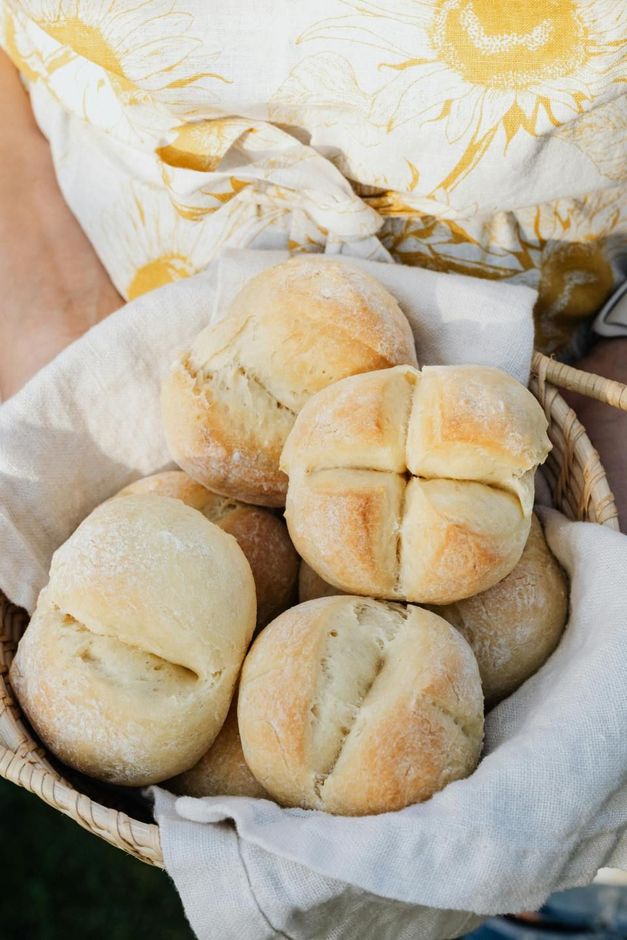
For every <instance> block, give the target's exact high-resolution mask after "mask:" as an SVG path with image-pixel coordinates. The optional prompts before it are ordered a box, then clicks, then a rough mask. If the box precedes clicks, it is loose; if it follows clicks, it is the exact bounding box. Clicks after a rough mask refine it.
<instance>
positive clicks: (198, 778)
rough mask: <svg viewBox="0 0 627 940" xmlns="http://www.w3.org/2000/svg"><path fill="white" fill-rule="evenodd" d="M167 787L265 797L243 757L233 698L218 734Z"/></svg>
mask: <svg viewBox="0 0 627 940" xmlns="http://www.w3.org/2000/svg"><path fill="white" fill-rule="evenodd" d="M166 787H167V789H168V790H172V792H173V793H178V794H180V795H181V796H252V797H257V798H258V799H269V797H268V794H267V793H266V791H265V790H264V788H263V787H262V786H261V784H260V783H259V781H258V780H256V779H255V778H254V777H253V775H252V773H251V772H250V769H249V767H248V764H247V763H246V761H245V759H244V752H243V751H242V742H241V740H240V735H239V729H238V727H237V700H234V701H233V704H232V705H231V708H230V711H229V713H228V715H227V718H226V721H225V722H224V724H223V725H222V729H221V731H220V734H219V735H218V737H217V738H216V739H215V741H214V742H213V744H212V745H211V747H210V748H209V750H208V751H207V753H206V754H205V755H204V756H203V757H201V758H200V760H199V761H198V763H197V764H195V765H194V766H193V767H191V768H190V769H189V770H186V771H185V772H184V773H182V774H179V776H178V777H174V779H173V780H169V781H168V782H167V784H166Z"/></svg>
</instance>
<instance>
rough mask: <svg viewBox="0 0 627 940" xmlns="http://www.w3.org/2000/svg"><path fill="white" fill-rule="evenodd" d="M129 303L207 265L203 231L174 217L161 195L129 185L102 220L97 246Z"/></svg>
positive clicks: (171, 208)
mask: <svg viewBox="0 0 627 940" xmlns="http://www.w3.org/2000/svg"><path fill="white" fill-rule="evenodd" d="M99 248H100V252H101V254H102V257H103V260H104V262H105V264H106V265H107V268H108V270H109V271H110V273H111V275H112V277H113V280H114V282H115V285H116V287H117V288H118V290H119V291H120V293H121V294H122V295H123V296H124V297H125V298H126V299H127V300H135V299H136V298H137V297H140V296H141V295H142V294H146V293H148V291H151V290H155V289H156V288H157V287H163V285H164V284H170V283H171V282H172V281H178V280H179V279H180V278H183V277H189V276H190V275H192V274H196V273H197V272H198V271H200V270H201V269H202V268H203V267H205V265H206V264H207V258H206V256H205V253H204V252H203V250H202V230H201V229H200V228H199V227H198V226H195V225H193V224H192V223H190V222H185V220H183V219H181V218H180V216H178V215H177V213H176V212H175V211H174V209H173V207H172V205H171V203H170V200H169V199H168V196H167V194H166V193H165V192H159V191H157V190H154V189H153V188H151V187H140V186H139V185H138V184H132V185H131V186H130V187H129V189H128V190H126V191H123V192H122V195H121V197H120V198H119V200H118V202H117V204H116V205H115V206H114V208H113V209H112V210H111V211H110V212H109V213H107V214H106V215H105V217H104V218H103V225H102V238H101V243H100V245H99Z"/></svg>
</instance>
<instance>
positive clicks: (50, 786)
mask: <svg viewBox="0 0 627 940" xmlns="http://www.w3.org/2000/svg"><path fill="white" fill-rule="evenodd" d="M532 372H533V374H532V378H531V382H530V387H531V390H532V391H533V393H534V394H535V395H536V397H537V398H538V400H539V401H540V403H541V404H542V406H543V408H544V409H545V411H546V414H547V417H548V419H549V437H550V438H551V442H552V444H553V450H552V452H551V454H550V456H549V459H548V461H547V463H546V464H545V471H546V475H547V478H548V481H549V484H550V486H551V490H552V493H553V501H554V504H555V506H556V507H557V508H558V509H560V510H561V511H562V512H563V513H564V514H565V515H566V516H568V517H569V518H571V519H580V520H588V521H591V522H597V523H600V524H601V525H607V526H610V528H613V529H618V514H617V511H616V505H615V503H614V497H613V496H612V493H611V491H610V488H609V485H608V481H607V478H606V475H605V471H604V469H603V466H602V464H601V461H600V460H599V456H598V454H597V452H596V451H595V449H594V448H593V446H592V444H591V443H590V440H589V438H588V436H587V434H586V432H585V430H584V428H583V426H582V425H581V423H580V422H579V421H578V420H577V416H576V415H575V413H574V411H573V410H572V409H571V408H569V406H568V405H567V404H566V402H565V401H564V399H563V398H562V397H561V395H560V394H559V392H558V391H557V388H556V386H561V387H564V388H568V389H571V390H574V391H578V392H580V393H582V394H584V395H588V396H590V397H593V398H596V399H598V400H600V401H604V402H606V403H607V404H611V405H614V406H615V407H618V408H621V409H623V410H627V387H625V386H623V385H620V384H619V383H618V382H610V381H608V380H607V379H603V378H602V377H600V376H594V375H589V374H587V373H584V372H581V371H579V370H577V369H573V368H571V367H569V366H564V365H561V364H560V363H557V362H554V361H552V360H550V359H547V357H546V356H543V355H541V354H540V353H536V355H535V357H534V362H533V370H532ZM26 623H27V618H26V615H25V613H24V612H23V611H21V610H19V609H18V608H16V607H14V606H13V605H12V604H10V603H9V602H8V601H7V600H6V598H4V597H3V596H2V595H1V594H0V624H1V629H0V775H1V776H2V777H4V778H6V779H7V780H10V781H12V782H13V783H15V784H17V785H18V786H21V787H24V788H25V789H27V790H30V792H31V793H35V794H36V795H37V796H39V797H40V798H41V799H42V800H44V801H45V802H46V803H48V804H49V805H50V806H53V807H55V809H58V810H59V811H60V812H62V813H64V814H65V815H66V816H70V817H71V818H72V819H74V820H75V821H76V822H77V823H79V825H81V826H83V828H85V829H87V830H89V831H90V832H93V833H94V834H95V835H97V836H99V837H100V838H101V839H104V840H105V841H106V842H109V843H110V844H111V845H115V846H117V847H118V848H120V849H123V850H124V851H125V852H128V853H129V854H130V855H134V856H135V857H136V858H139V859H141V860H142V861H144V862H147V863H149V864H151V865H157V866H162V865H163V856H162V853H161V845H160V839H159V829H158V827H157V826H156V825H154V824H150V823H148V822H143V821H141V820H139V819H137V818H134V816H133V815H131V813H132V812H133V810H132V809H130V808H129V810H128V812H123V811H121V810H120V809H117V808H112V807H111V806H110V805H107V803H115V804H116V805H119V804H120V803H124V801H125V794H124V791H122V790H120V791H115V792H112V791H104V793H103V794H101V793H100V791H99V790H98V788H97V785H96V784H94V782H93V781H87V780H86V778H80V777H78V776H77V775H72V782H69V781H68V780H66V779H64V777H62V776H61V774H60V773H59V771H58V770H57V769H56V767H55V766H54V765H53V764H52V763H50V762H49V761H48V759H47V757H46V752H45V749H44V748H42V746H41V745H40V744H39V742H37V741H36V740H35V738H34V737H33V734H32V731H31V730H30V728H29V727H28V726H27V724H26V723H25V722H24V721H23V720H22V715H21V712H20V708H19V704H18V703H17V702H16V700H15V699H14V697H13V695H12V693H11V689H10V687H9V685H8V681H7V672H8V668H9V666H10V663H11V659H12V657H13V654H14V652H15V649H16V647H17V643H18V640H19V637H20V635H21V633H22V631H23V630H24V628H25V626H26ZM87 791H88V792H89V793H90V794H94V793H95V792H98V793H99V796H98V798H95V797H94V796H93V795H88V793H87ZM126 796H127V797H128V799H127V801H126V805H127V806H128V807H131V806H133V805H137V800H136V798H134V797H133V796H132V795H131V793H130V792H128V793H127V794H126Z"/></svg>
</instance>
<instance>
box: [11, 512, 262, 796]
mask: <svg viewBox="0 0 627 940" xmlns="http://www.w3.org/2000/svg"><path fill="white" fill-rule="evenodd" d="M254 626H255V587H254V582H253V577H252V574H251V571H250V565H249V564H248V562H247V561H246V559H245V557H244V554H243V552H242V550H241V548H240V547H239V545H238V544H237V542H236V540H235V539H234V538H233V537H232V536H230V535H228V534H227V533H226V532H223V531H222V529H220V528H218V526H215V525H213V524H212V523H210V522H209V521H208V520H207V519H205V518H204V517H203V516H202V515H201V513H199V512H197V511H196V510H194V509H191V508H190V507H189V506H185V505H184V504H183V503H182V502H180V501H179V500H174V499H170V498H167V497H163V496H152V495H144V496H127V497H125V498H124V499H111V500H108V501H107V502H106V503H103V505H101V506H99V507H98V508H97V509H96V510H94V512H93V513H92V514H91V515H90V516H88V518H87V519H85V521H84V522H83V523H82V524H81V525H80V526H79V527H78V529H77V530H76V531H75V532H74V534H73V535H72V536H70V538H69V539H68V540H67V542H65V543H64V544H63V545H62V546H61V547H60V548H59V549H58V550H57V551H56V552H55V554H54V556H53V559H52V564H51V567H50V581H49V583H48V585H47V587H46V588H45V589H44V590H43V591H42V593H41V594H40V597H39V600H38V603H37V608H36V610H35V613H34V615H33V618H32V620H31V622H30V624H29V626H28V628H27V630H26V632H25V634H24V636H23V637H22V639H21V641H20V644H19V646H18V650H17V654H16V657H15V659H14V661H13V664H12V666H11V672H10V680H11V684H12V686H13V688H14V690H15V692H16V695H17V696H18V698H19V700H20V703H21V705H22V707H23V709H24V711H25V712H26V714H27V716H28V718H29V720H30V722H31V724H32V725H33V727H34V728H35V730H36V731H37V733H38V734H39V736H40V737H41V739H42V740H43V741H44V743H45V744H46V745H47V747H49V748H50V750H51V751H52V752H53V753H54V754H56V756H57V757H59V758H60V759H61V760H62V761H64V762H65V763H66V764H69V765H70V766H71V767H74V768H76V769H77V770H80V771H82V772H83V773H86V774H89V775H91V776H93V777H97V778H98V779H100V780H105V781H107V782H109V783H117V784H125V785H128V786H143V785H146V784H149V783H156V782H158V781H160V780H165V779H167V778H168V777H172V776H173V775H175V774H178V773H181V772H182V771H184V770H187V769H188V768H189V767H192V766H193V765H194V764H195V763H196V762H197V761H198V760H199V759H200V757H202V755H203V754H204V753H205V752H206V751H207V750H208V748H209V747H210V745H211V744H212V743H213V741H214V739H215V737H216V736H217V734H218V732H219V731H220V728H221V727H222V724H223V722H224V719H225V718H226V715H227V712H228V709H229V705H230V702H231V699H232V696H233V690H234V688H235V683H236V681H237V678H238V675H239V671H240V667H241V664H242V661H243V659H244V655H245V653H246V650H247V647H248V644H249V642H250V639H251V636H252V633H253V629H254Z"/></svg>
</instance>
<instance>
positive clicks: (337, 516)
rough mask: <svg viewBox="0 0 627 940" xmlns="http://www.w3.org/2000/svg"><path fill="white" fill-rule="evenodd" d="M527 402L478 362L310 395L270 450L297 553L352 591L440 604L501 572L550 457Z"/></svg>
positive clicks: (512, 383) (388, 375)
mask: <svg viewBox="0 0 627 940" xmlns="http://www.w3.org/2000/svg"><path fill="white" fill-rule="evenodd" d="M546 427H547V420H546V417H545V415H544V412H543V411H542V409H541V407H540V405H539V404H538V402H537V401H536V400H535V398H534V397H533V395H531V393H530V392H529V391H528V390H527V389H526V388H524V386H522V385H521V384H520V383H519V382H516V380H515V379H513V378H512V377H511V376H509V375H507V374H506V373H504V372H501V371H500V370H498V369H492V368H488V367H485V366H432V367H427V368H425V369H423V370H422V372H418V371H417V370H416V369H412V368H411V367H409V366H398V367H396V368H394V369H386V370H382V371H378V372H371V373H368V374H366V375H358V376H353V377H350V378H347V379H344V380H342V381H341V382H337V383H336V384H335V385H333V386H331V387H329V388H327V389H324V390H323V391H321V392H319V393H318V394H317V395H316V396H315V397H313V398H312V399H310V401H309V402H308V403H307V404H306V405H305V407H304V408H303V410H302V411H301V413H300V414H299V416H298V418H297V419H296V422H295V424H294V427H293V429H292V431H291V433H290V435H289V438H288V440H287V442H286V445H285V448H284V450H283V455H282V458H281V466H282V468H283V470H284V471H285V472H286V473H287V474H288V475H289V489H288V497H287V509H286V519H287V523H288V528H289V531H290V535H291V537H292V541H293V542H294V545H295V546H296V549H297V551H298V552H299V554H300V555H301V556H302V557H303V558H304V559H305V560H306V561H307V562H308V564H309V565H311V567H312V568H314V570H315V571H316V572H317V573H318V574H319V575H320V576H321V577H322V578H323V579H324V580H325V581H327V582H329V583H330V584H333V585H335V586H336V587H338V588H340V589H341V590H343V591H346V592H349V593H352V594H365V595H372V596H375V597H385V598H392V599H398V600H410V601H418V602H422V603H430V604H444V603H449V602H451V601H454V600H459V599H460V598H462V597H469V596H470V595H472V594H477V593H478V592H479V591H483V590H486V589H487V588H488V587H490V586H491V585H492V584H495V583H496V582H497V581H499V580H500V579H501V578H504V577H505V575H507V574H509V572H510V571H511V570H512V568H513V567H514V565H515V564H516V562H517V561H518V559H519V558H520V555H521V553H522V550H523V547H524V545H525V541H526V539H527V535H528V533H529V525H530V520H531V508H532V505H533V492H534V484H533V475H534V471H535V469H536V467H537V465H538V464H539V463H541V462H542V461H543V460H544V459H545V457H546V455H547V453H548V451H549V449H550V443H549V440H548V437H547V435H546Z"/></svg>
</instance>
